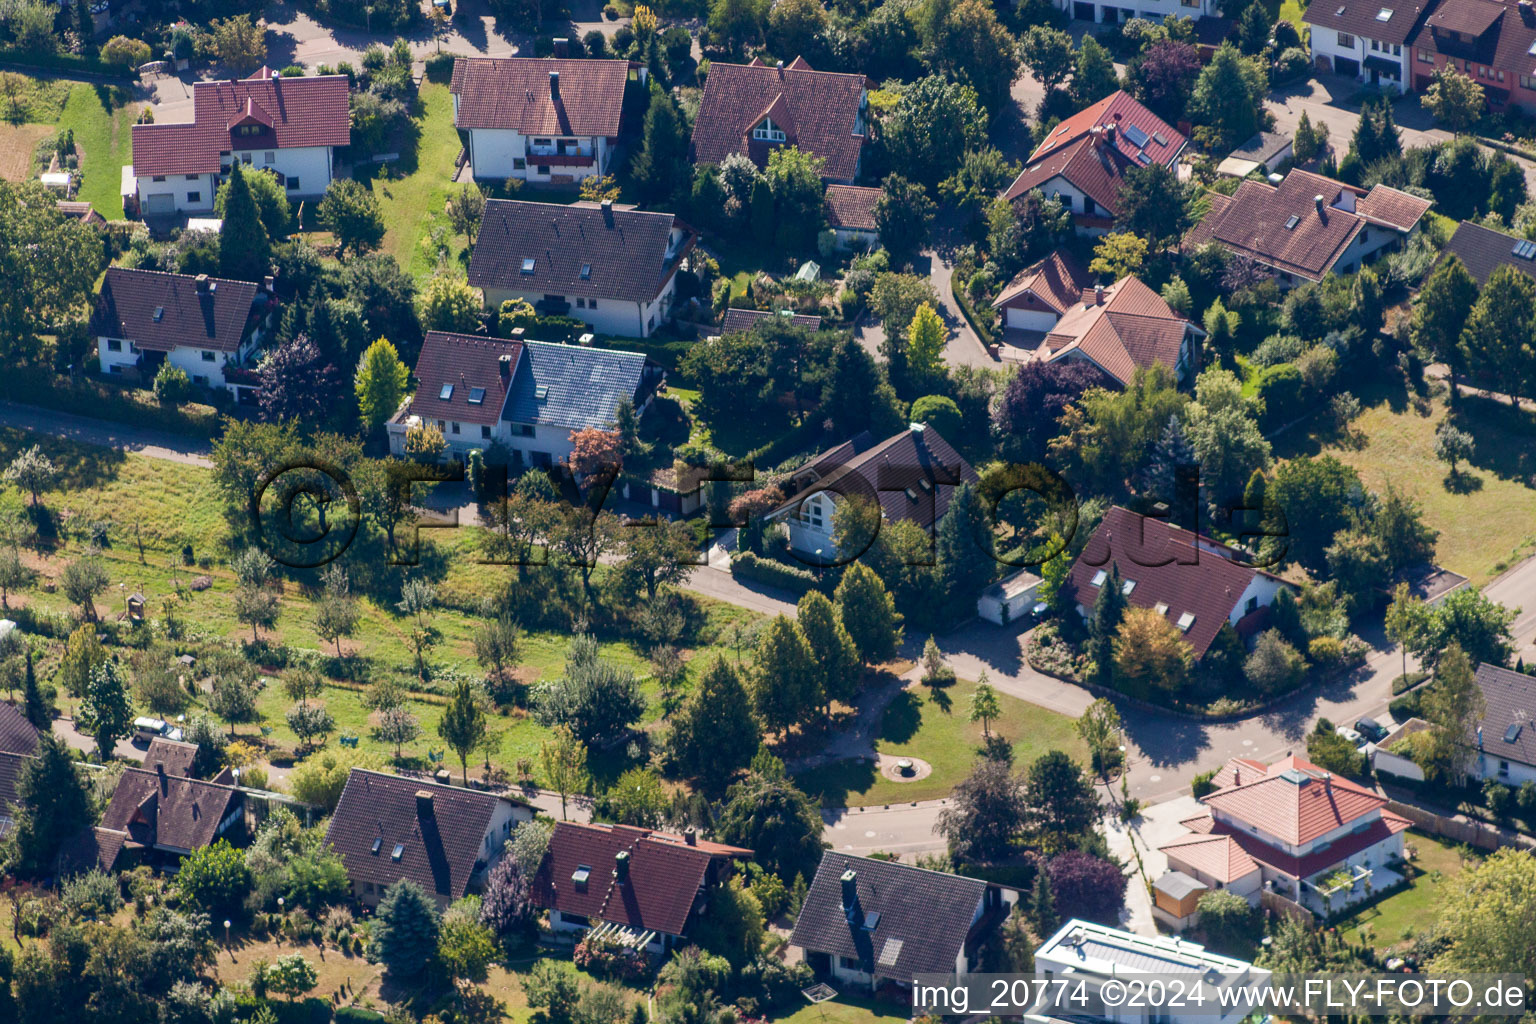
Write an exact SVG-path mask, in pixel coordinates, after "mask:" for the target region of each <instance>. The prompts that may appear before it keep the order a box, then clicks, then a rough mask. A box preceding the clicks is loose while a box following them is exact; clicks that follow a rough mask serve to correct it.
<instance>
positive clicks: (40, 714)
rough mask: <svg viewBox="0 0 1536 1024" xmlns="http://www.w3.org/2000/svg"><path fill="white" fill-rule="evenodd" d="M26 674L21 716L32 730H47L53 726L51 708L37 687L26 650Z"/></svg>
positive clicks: (29, 655)
mask: <svg viewBox="0 0 1536 1024" xmlns="http://www.w3.org/2000/svg"><path fill="white" fill-rule="evenodd" d="M26 657H27V674H26V681H25V682H24V683H23V684H22V689H21V699H22V714H23V715H24V716H25V717H26V719H27V721H29V722H31V723H32V725H33V727H34V728H37V729H43V730H47V729H49V728H51V727H52V725H53V708H52V707H50V706H49V704H48V701H47V699H46V698H44V697H43V691H42V688H41V687H39V686H38V685H37V672H36V670H34V668H33V667H32V649H31V648H30V647H29V648H27V655H26Z"/></svg>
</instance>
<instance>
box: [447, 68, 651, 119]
mask: <svg viewBox="0 0 1536 1024" xmlns="http://www.w3.org/2000/svg"><path fill="white" fill-rule="evenodd" d="M555 76H558V77H559V83H558V92H559V95H558V96H556V95H554V93H553V85H554V77H555ZM628 80H629V61H627V60H555V59H552V58H531V57H505V58H501V57H460V58H458V59H457V60H455V61H454V62H453V82H452V84H451V85H450V86H449V89H450V91H452V93H453V95H454V96H455V97H456V99H457V102H456V104H455V111H454V118H453V124H454V127H455V128H502V129H506V130H508V131H515V132H518V133H520V134H523V135H577V136H600V137H603V138H610V139H612V138H617V137H618V135H619V121H620V118H621V116H622V114H623V110H624V87H625V84H626V83H627V82H628Z"/></svg>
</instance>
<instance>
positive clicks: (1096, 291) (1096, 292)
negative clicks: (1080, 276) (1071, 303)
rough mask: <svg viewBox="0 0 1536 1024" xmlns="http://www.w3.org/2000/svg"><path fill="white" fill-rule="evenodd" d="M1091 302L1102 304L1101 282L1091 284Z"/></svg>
mask: <svg viewBox="0 0 1536 1024" xmlns="http://www.w3.org/2000/svg"><path fill="white" fill-rule="evenodd" d="M1093 304H1094V305H1095V306H1102V305H1104V286H1103V285H1102V284H1096V285H1094V286H1093Z"/></svg>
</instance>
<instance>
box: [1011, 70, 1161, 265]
mask: <svg viewBox="0 0 1536 1024" xmlns="http://www.w3.org/2000/svg"><path fill="white" fill-rule="evenodd" d="M1188 145H1189V140H1188V139H1186V138H1185V137H1184V136H1183V135H1181V134H1179V133H1178V132H1177V131H1176V130H1174V128H1173V127H1172V126H1170V125H1169V124H1168V123H1167V122H1166V121H1164V120H1163V119H1162V118H1160V117H1158V116H1157V115H1156V114H1154V113H1152V111H1150V110H1148V109H1147V108H1146V107H1144V106H1142V105H1141V103H1140V102H1139V101H1138V100H1137V99H1136V98H1135V97H1133V96H1132V95H1131V94H1130V93H1128V92H1125V91H1123V90H1121V91H1117V92H1114V93H1111V94H1110V95H1108V96H1106V97H1104V98H1103V99H1102V100H1099V102H1097V103H1095V104H1093V105H1092V106H1089V107H1085V108H1084V109H1082V110H1080V111H1078V112H1077V113H1075V114H1073V115H1072V116H1071V117H1069V118H1067V119H1066V120H1065V121H1062V122H1061V123H1060V124H1059V125H1057V126H1056V127H1055V129H1053V130H1052V131H1051V134H1050V135H1048V136H1047V137H1046V139H1045V141H1044V142H1042V143H1040V145H1038V146H1036V147H1035V151H1034V152H1033V153H1031V154H1030V156H1029V159H1028V160H1027V161H1025V164H1024V169H1023V170H1022V171H1020V172H1019V176H1018V177H1017V178H1015V179H1014V180H1013V184H1011V185H1009V186H1008V189H1007V191H1005V192H1004V193H1003V198H1004V199H1007V200H1009V201H1012V202H1017V201H1018V200H1020V199H1022V198H1023V197H1024V196H1025V194H1027V193H1029V192H1032V191H1034V190H1035V189H1039V190H1040V191H1041V192H1042V193H1044V194H1045V195H1046V196H1054V197H1056V198H1058V199H1060V200H1061V201H1062V203H1063V204H1064V205H1065V206H1066V207H1067V209H1068V210H1070V211H1071V213H1072V222H1073V224H1074V225H1075V226H1076V228H1077V231H1078V233H1079V234H1087V235H1096V234H1103V233H1104V232H1106V231H1108V230H1109V229H1110V228H1111V227H1113V226H1114V222H1115V217H1116V215H1117V214H1118V213H1119V212H1120V189H1121V188H1122V187H1123V186H1124V185H1125V174H1126V172H1127V171H1129V170H1130V169H1131V168H1133V167H1148V166H1150V165H1152V164H1161V165H1162V166H1164V167H1173V166H1174V165H1175V164H1176V163H1177V162H1178V160H1179V157H1180V156H1181V155H1182V154H1183V152H1184V150H1185V147H1187V146H1188Z"/></svg>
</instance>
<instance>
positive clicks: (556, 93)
mask: <svg viewBox="0 0 1536 1024" xmlns="http://www.w3.org/2000/svg"><path fill="white" fill-rule="evenodd" d="M549 98H550V99H552V100H557V99H559V98H560V72H558V71H551V72H550V73H549Z"/></svg>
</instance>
